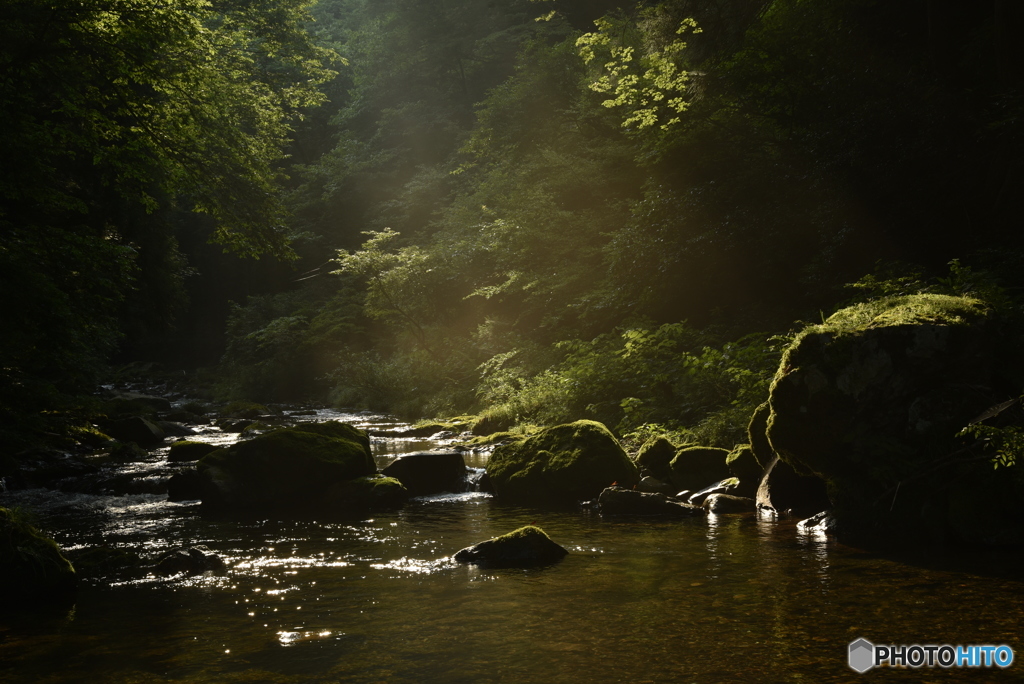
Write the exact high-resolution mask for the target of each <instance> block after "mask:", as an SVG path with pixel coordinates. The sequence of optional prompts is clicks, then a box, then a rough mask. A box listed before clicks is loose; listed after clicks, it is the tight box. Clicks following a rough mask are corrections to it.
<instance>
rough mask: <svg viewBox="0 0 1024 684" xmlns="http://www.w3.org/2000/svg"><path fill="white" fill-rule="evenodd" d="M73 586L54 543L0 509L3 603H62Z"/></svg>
mask: <svg viewBox="0 0 1024 684" xmlns="http://www.w3.org/2000/svg"><path fill="white" fill-rule="evenodd" d="M76 583H77V576H76V574H75V569H74V567H72V565H71V562H70V561H68V559H67V558H65V557H64V556H63V555H62V554H61V552H60V549H59V548H58V547H57V544H56V542H54V541H53V540H52V539H49V538H47V537H45V536H43V535H42V533H40V532H39V530H37V529H36V528H35V527H33V526H32V525H30V524H29V523H28V522H26V521H25V520H24V519H23V518H22V517H21V516H20V515H19V514H17V513H15V512H14V511H11V510H9V509H7V508H0V586H3V587H4V590H5V591H4V595H5V599H4V601H6V602H12V603H18V602H26V601H44V602H45V601H50V600H54V601H63V600H66V599H67V596H68V595H69V594H70V593H71V592H72V591H73V590H74V588H75V586H76Z"/></svg>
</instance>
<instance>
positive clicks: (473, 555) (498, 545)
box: [455, 525, 569, 568]
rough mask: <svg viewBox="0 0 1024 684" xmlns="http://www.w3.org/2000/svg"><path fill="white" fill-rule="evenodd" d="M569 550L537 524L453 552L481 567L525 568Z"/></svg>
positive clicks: (545, 562)
mask: <svg viewBox="0 0 1024 684" xmlns="http://www.w3.org/2000/svg"><path fill="white" fill-rule="evenodd" d="M568 554H569V552H568V551H566V550H565V549H564V548H562V547H561V546H559V545H558V544H556V543H555V542H553V541H551V538H550V537H548V535H547V534H546V533H545V532H544V530H542V529H540V528H539V527H534V526H533V525H527V526H525V527H520V528H519V529H518V530H515V531H513V532H509V533H508V534H503V535H501V536H500V537H495V538H494V539H488V540H487V541H484V542H480V543H479V544H475V545H474V546H468V547H466V548H464V549H462V550H461V551H459V552H457V553H456V554H455V560H456V561H458V562H460V563H473V564H475V565H479V566H481V567H485V568H529V567H539V566H543V565H550V564H552V563H556V562H558V561H560V560H562V559H563V558H565V557H566V556H567V555H568Z"/></svg>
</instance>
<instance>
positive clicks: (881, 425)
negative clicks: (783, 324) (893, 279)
mask: <svg viewBox="0 0 1024 684" xmlns="http://www.w3.org/2000/svg"><path fill="white" fill-rule="evenodd" d="M1018 353H1019V352H1018V351H1017V350H1015V349H1013V348H1012V347H1011V346H1010V345H1007V344H1006V342H1005V340H1004V338H1003V331H1002V328H1001V325H1000V322H999V320H998V318H997V317H996V316H995V315H994V314H993V313H992V311H991V310H990V308H989V307H988V306H987V305H986V304H985V303H984V302H982V301H980V300H977V299H973V298H970V297H953V296H945V295H934V294H920V295H913V296H902V297H889V298H886V299H882V300H878V301H874V302H869V303H866V304H859V305H857V306H854V307H850V308H848V309H844V310H842V311H839V312H837V313H836V314H834V315H833V316H831V317H830V318H828V319H827V320H826V321H825V322H824V323H823V324H821V325H815V326H810V327H809V328H807V329H806V330H804V331H803V332H801V333H800V334H799V335H798V336H797V338H796V339H795V340H794V341H793V343H792V344H791V345H790V347H789V348H788V349H787V350H786V351H785V353H784V354H783V358H782V361H781V364H780V367H779V370H778V372H777V373H776V376H775V378H774V381H773V383H772V387H771V392H770V399H769V401H770V405H771V416H770V418H769V420H768V429H767V436H768V439H769V441H770V442H771V445H772V447H773V448H774V450H775V451H776V452H777V453H778V455H779V456H780V458H781V459H782V460H783V461H785V463H787V464H789V465H790V466H792V467H793V468H794V469H795V470H796V472H797V473H801V474H814V475H816V476H818V477H820V478H821V479H823V480H826V481H827V482H828V483H829V495H830V498H831V499H832V503H833V504H834V514H835V517H836V520H837V521H838V528H839V529H840V530H841V536H845V537H846V538H847V539H852V540H856V538H858V537H859V538H861V539H864V540H866V541H882V540H885V541H892V542H897V543H899V544H900V545H901V546H906V545H911V544H914V543H920V542H923V543H925V544H931V543H934V542H938V541H945V540H950V539H954V540H959V541H976V540H977V539H978V536H977V535H976V534H974V533H971V532H970V531H969V529H958V526H957V525H951V524H950V522H949V516H950V512H951V511H952V510H954V509H956V508H957V507H959V508H960V509H961V510H963V509H964V508H966V507H965V506H964V505H963V504H962V503H961V502H959V501H958V499H959V497H960V492H966V491H974V492H975V495H974V496H972V497H971V504H970V508H971V509H972V510H973V511H974V514H975V515H976V517H977V519H978V520H986V521H989V522H994V521H996V520H1000V519H1004V517H1005V516H1004V512H1005V510H1006V509H1009V508H1013V507H1019V503H1017V502H1019V501H1020V499H1021V497H1022V496H1024V488H1022V487H1020V486H1018V485H1017V484H1016V483H1017V482H1019V481H1020V478H1014V476H1011V475H1010V474H1009V472H1007V473H1003V475H1006V477H1007V484H1006V486H1007V487H1009V490H1007V491H1003V490H1002V489H1001V488H997V489H992V487H991V483H990V482H989V477H990V476H991V475H992V465H991V463H989V462H987V461H986V460H985V459H984V458H982V459H977V458H974V459H973V462H972V461H970V460H968V459H969V458H970V457H972V456H975V457H976V456H977V455H976V454H973V455H972V454H970V453H967V454H965V453H964V452H963V448H964V445H965V442H964V441H963V440H962V439H959V438H958V437H957V433H958V432H959V431H960V429H961V428H963V427H964V426H966V425H967V424H968V423H970V422H971V421H972V420H973V419H974V418H976V417H977V416H979V415H980V414H982V413H983V412H985V411H986V410H987V409H989V408H990V407H992V406H994V405H996V404H999V403H1000V402H1002V401H1004V400H1005V399H1006V398H1007V397H1008V396H1015V395H1017V394H1019V393H1020V386H1019V380H1020V379H1019V378H1018V379H1016V380H1014V379H1013V378H1010V377H1008V376H1007V373H1006V369H1007V368H1013V367H1016V365H1017V364H1016V363H1015V356H1016V355H1017V354H1018ZM958 454H959V456H958ZM965 456H966V458H965ZM998 475H999V474H997V476H998ZM984 492H988V494H985V493H984ZM1007 497H1009V499H1007ZM1011 502H1012V503H1011ZM968 527H969V526H968ZM1004 536H1006V537H1007V538H1010V537H1013V536H1014V535H1013V534H1008V535H1004Z"/></svg>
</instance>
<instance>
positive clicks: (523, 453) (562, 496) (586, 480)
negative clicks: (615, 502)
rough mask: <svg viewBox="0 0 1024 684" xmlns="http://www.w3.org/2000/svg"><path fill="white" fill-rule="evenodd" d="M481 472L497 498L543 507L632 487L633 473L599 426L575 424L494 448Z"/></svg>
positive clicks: (636, 476) (636, 477)
mask: <svg viewBox="0 0 1024 684" xmlns="http://www.w3.org/2000/svg"><path fill="white" fill-rule="evenodd" d="M487 474H488V477H489V480H490V483H491V487H492V488H493V489H494V493H495V494H496V495H497V496H498V498H500V499H504V500H507V501H512V502H521V503H533V504H543V505H566V504H574V503H577V502H579V501H581V500H585V499H593V498H595V497H597V496H598V495H599V494H600V493H601V491H602V490H603V489H604V488H605V487H608V486H610V485H612V484H613V483H616V482H617V483H619V484H621V485H626V486H629V487H631V486H633V485H634V484H636V483H637V482H639V480H640V476H639V472H638V471H637V468H636V466H635V465H634V464H633V462H632V461H630V460H629V457H628V456H627V455H626V452H625V451H623V449H622V446H621V445H620V444H619V442H618V440H617V439H615V437H614V435H612V433H611V432H609V431H608V428H606V427H605V426H604V425H602V424H601V423H597V422H594V421H592V420H579V421H576V422H575V423H568V424H566V425H557V426H555V427H551V428H547V429H545V430H542V431H540V432H539V433H537V434H536V435H533V436H531V437H529V438H527V439H525V440H523V441H521V442H515V443H511V444H505V445H502V446H499V447H497V448H496V449H495V450H494V453H493V454H492V455H491V458H490V460H489V462H488V463H487Z"/></svg>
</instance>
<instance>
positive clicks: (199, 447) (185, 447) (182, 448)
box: [167, 440, 217, 463]
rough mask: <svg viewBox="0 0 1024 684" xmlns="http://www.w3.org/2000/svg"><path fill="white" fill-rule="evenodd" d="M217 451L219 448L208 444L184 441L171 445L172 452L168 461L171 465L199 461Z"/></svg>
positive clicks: (168, 454)
mask: <svg viewBox="0 0 1024 684" xmlns="http://www.w3.org/2000/svg"><path fill="white" fill-rule="evenodd" d="M216 450H217V447H215V446H214V445H212V444H207V443H206V442H190V441H188V440H182V441H179V442H175V443H174V444H172V445H171V450H170V451H169V452H168V453H167V461H168V462H169V463H187V462H189V461H198V460H199V459H201V458H202V457H203V456H206V454H208V453H210V452H213V451H216Z"/></svg>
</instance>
